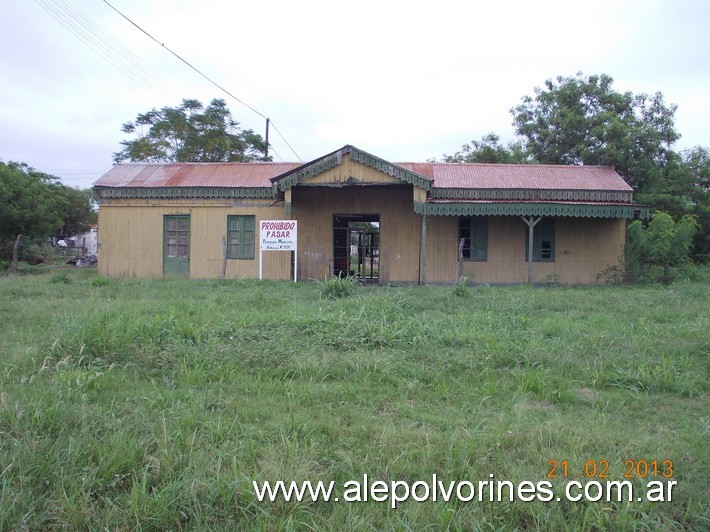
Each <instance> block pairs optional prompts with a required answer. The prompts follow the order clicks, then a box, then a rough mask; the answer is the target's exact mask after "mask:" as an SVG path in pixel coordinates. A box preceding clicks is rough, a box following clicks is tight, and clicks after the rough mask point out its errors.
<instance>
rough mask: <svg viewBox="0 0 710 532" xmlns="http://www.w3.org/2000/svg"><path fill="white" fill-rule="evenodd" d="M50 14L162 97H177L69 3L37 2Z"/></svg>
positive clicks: (154, 74) (145, 64) (119, 67)
mask: <svg viewBox="0 0 710 532" xmlns="http://www.w3.org/2000/svg"><path fill="white" fill-rule="evenodd" d="M36 1H37V3H38V4H39V5H40V6H41V7H42V8H43V9H44V10H45V11H47V13H49V14H50V15H52V17H54V18H55V19H56V20H57V21H58V22H59V23H60V24H61V25H62V26H64V27H65V28H66V29H67V30H69V31H70V32H71V33H73V34H74V36H75V37H77V38H78V39H79V40H80V41H82V42H83V43H84V44H85V45H86V46H87V47H89V48H90V49H91V50H92V51H93V52H95V53H96V54H97V55H99V56H100V57H101V58H103V59H104V60H106V61H107V62H109V63H111V64H112V65H113V66H114V67H115V68H116V69H118V70H120V71H121V72H123V73H124V74H125V75H126V76H128V77H129V78H131V79H132V80H133V81H135V82H136V83H138V84H139V85H142V86H143V87H145V88H146V89H148V90H150V91H151V92H153V93H155V94H156V95H158V96H160V97H164V95H165V94H174V93H172V91H171V90H170V88H169V87H168V86H167V85H166V84H164V83H163V82H162V80H161V79H160V77H159V75H158V74H157V72H156V71H155V70H153V69H152V68H151V67H150V65H148V64H147V63H145V62H144V61H142V60H141V59H140V58H139V57H138V56H136V55H135V54H134V53H133V52H131V51H130V50H129V49H128V48H126V47H125V46H123V45H122V44H121V43H120V42H118V41H117V40H116V39H114V38H113V37H111V35H109V34H108V33H107V32H105V31H104V30H103V29H101V28H100V27H99V26H97V25H96V24H94V23H93V22H92V21H91V20H90V19H88V18H87V17H85V16H84V15H83V14H82V13H81V12H80V11H79V10H78V9H76V8H75V7H74V6H73V5H72V4H71V3H69V2H68V1H66V0H36Z"/></svg>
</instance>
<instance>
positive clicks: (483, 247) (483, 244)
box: [471, 216, 488, 261]
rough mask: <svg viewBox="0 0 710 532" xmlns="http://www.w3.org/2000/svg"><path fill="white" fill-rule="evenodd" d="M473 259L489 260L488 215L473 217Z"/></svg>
mask: <svg viewBox="0 0 710 532" xmlns="http://www.w3.org/2000/svg"><path fill="white" fill-rule="evenodd" d="M471 260H478V261H486V260H488V217H484V216H477V217H475V218H471Z"/></svg>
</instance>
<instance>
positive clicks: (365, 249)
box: [333, 214, 380, 283]
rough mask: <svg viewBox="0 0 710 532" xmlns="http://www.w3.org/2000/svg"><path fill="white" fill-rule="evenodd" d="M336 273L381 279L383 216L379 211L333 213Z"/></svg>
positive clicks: (368, 280)
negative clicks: (381, 227)
mask: <svg viewBox="0 0 710 532" xmlns="http://www.w3.org/2000/svg"><path fill="white" fill-rule="evenodd" d="M333 275H336V276H338V277H357V278H358V279H360V280H361V281H362V282H365V283H378V282H379V280H380V217H379V215H377V214H335V215H334V216H333Z"/></svg>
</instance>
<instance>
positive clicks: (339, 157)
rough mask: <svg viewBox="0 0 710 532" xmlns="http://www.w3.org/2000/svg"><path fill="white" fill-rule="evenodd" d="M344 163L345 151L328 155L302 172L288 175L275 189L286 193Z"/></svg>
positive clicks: (304, 168) (302, 169)
mask: <svg viewBox="0 0 710 532" xmlns="http://www.w3.org/2000/svg"><path fill="white" fill-rule="evenodd" d="M342 162H343V150H338V151H336V152H333V153H331V154H329V155H326V156H325V157H322V158H321V159H317V160H316V161H314V162H313V163H311V164H307V165H305V166H302V167H301V169H300V170H297V171H296V172H293V173H291V174H290V175H289V174H287V176H286V177H284V178H283V179H280V180H279V181H276V182H275V183H274V188H275V189H276V188H278V190H279V191H281V192H284V191H285V190H287V189H289V188H291V187H293V186H295V185H298V184H299V183H301V182H303V181H304V180H306V179H310V178H311V177H315V176H317V175H319V174H322V173H323V172H326V171H328V170H330V169H331V168H335V167H336V166H338V165H339V164H340V163H342ZM274 193H276V190H274Z"/></svg>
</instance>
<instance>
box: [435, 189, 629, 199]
mask: <svg viewBox="0 0 710 532" xmlns="http://www.w3.org/2000/svg"><path fill="white" fill-rule="evenodd" d="M632 196H633V193H632V192H626V191H613V190H612V191H609V190H607V191H602V190H551V189H518V188H516V189H509V188H499V189H491V188H433V189H432V191H431V195H430V197H431V198H438V199H474V200H506V199H507V200H523V201H524V200H535V201H540V200H543V201H544V200H548V201H599V202H608V201H614V202H626V203H630V202H631V201H632Z"/></svg>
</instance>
